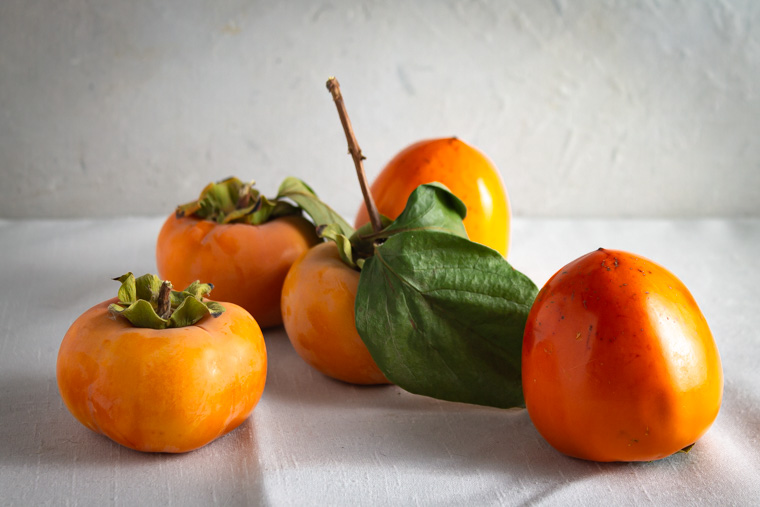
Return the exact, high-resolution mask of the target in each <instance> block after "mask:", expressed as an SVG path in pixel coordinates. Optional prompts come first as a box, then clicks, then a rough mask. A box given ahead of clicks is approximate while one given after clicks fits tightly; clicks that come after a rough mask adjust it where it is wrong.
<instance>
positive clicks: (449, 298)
mask: <svg viewBox="0 0 760 507" xmlns="http://www.w3.org/2000/svg"><path fill="white" fill-rule="evenodd" d="M537 292H538V289H537V288H536V286H535V285H534V284H533V282H532V281H531V280H530V279H529V278H528V277H526V276H525V275H523V274H522V273H520V272H518V271H516V270H515V269H513V268H512V266H510V265H509V263H507V261H506V260H505V259H504V258H503V257H502V256H501V255H500V254H499V253H498V252H496V251H495V250H492V249H490V248H488V247H485V246H483V245H480V244H477V243H473V242H471V241H469V240H467V239H464V238H461V237H459V236H455V235H453V234H448V233H443V232H437V231H432V230H423V231H420V232H402V233H399V234H396V235H394V236H392V237H390V238H388V239H387V240H386V241H385V242H384V243H383V244H382V245H381V246H379V247H377V248H376V250H375V256H374V257H371V258H369V259H367V260H366V262H365V264H364V267H363V269H362V274H361V278H360V279H359V288H358V291H357V294H356V303H355V304H356V306H355V310H356V327H357V330H358V331H359V334H360V336H361V337H362V340H363V341H364V343H365V344H366V345H367V348H368V349H369V351H370V353H371V354H372V357H373V358H374V360H375V361H376V362H377V364H378V366H379V367H380V369H381V370H382V371H383V373H384V374H385V376H386V377H387V378H388V379H389V380H390V381H391V382H393V383H395V384H397V385H398V386H400V387H402V388H403V389H406V390H408V391H410V392H412V393H416V394H423V395H426V396H431V397H434V398H439V399H443V400H450V401H460V402H466V403H475V404H480V405H489V406H495V407H503V408H506V407H516V406H522V405H523V404H524V399H523V396H522V387H521V371H520V360H521V349H522V336H523V331H524V328H525V322H526V320H527V316H528V311H529V310H530V307H531V305H532V303H533V300H534V299H535V297H536V293H537Z"/></svg>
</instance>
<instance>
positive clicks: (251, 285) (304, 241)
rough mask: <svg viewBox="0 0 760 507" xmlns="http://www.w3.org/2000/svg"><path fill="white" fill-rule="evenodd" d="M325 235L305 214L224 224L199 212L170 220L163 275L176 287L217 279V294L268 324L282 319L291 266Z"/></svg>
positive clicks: (161, 253)
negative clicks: (319, 233) (283, 293)
mask: <svg viewBox="0 0 760 507" xmlns="http://www.w3.org/2000/svg"><path fill="white" fill-rule="evenodd" d="M319 241H320V240H319V238H318V237H317V235H316V232H315V230H314V225H313V224H312V223H310V222H309V221H308V220H306V219H305V218H303V217H300V216H286V217H280V218H276V219H274V220H272V221H270V222H266V223H264V224H261V225H248V224H239V223H236V224H218V223H216V222H212V221H210V220H203V219H200V218H195V217H182V218H177V217H176V216H175V215H174V214H172V215H170V216H169V218H167V219H166V222H164V225H163V227H162V228H161V232H160V233H159V235H158V243H157V245H156V263H157V265H158V273H159V276H160V277H161V278H162V279H164V280H171V281H172V283H173V284H174V286H175V287H185V286H187V285H188V284H190V283H191V282H193V281H195V280H203V281H204V282H209V283H212V284H213V285H214V299H219V300H220V301H230V302H232V303H235V304H238V305H240V306H242V307H243V308H245V309H246V310H248V312H250V314H251V315H253V318H254V319H256V322H258V323H259V325H260V326H261V327H262V328H266V327H271V326H278V325H280V324H282V316H281V312H280V292H281V290H282V283H283V281H284V280H285V275H286V274H287V273H288V269H290V266H291V265H292V264H293V262H295V260H296V259H297V258H298V257H299V256H300V255H301V254H302V253H304V252H305V251H306V250H308V249H309V248H310V247H311V246H313V245H315V244H316V243H318V242H319Z"/></svg>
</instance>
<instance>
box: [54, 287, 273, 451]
mask: <svg viewBox="0 0 760 507" xmlns="http://www.w3.org/2000/svg"><path fill="white" fill-rule="evenodd" d="M116 301H117V300H116V299H113V300H111V301H105V302H103V303H100V304H98V305H96V306H94V307H93V308H91V309H90V310H88V311H86V312H85V313H84V314H83V315H82V316H80V317H79V318H78V319H77V320H76V321H75V322H74V323H73V324H72V326H71V328H70V329H69V330H68V332H67V333H66V336H65V337H64V339H63V342H62V344H61V348H60V351H59V353H58V363H57V372H56V376H57V379H58V388H59V390H60V393H61V397H62V398H63V400H64V402H65V403H66V406H67V407H68V409H69V410H70V411H71V413H72V414H73V415H74V416H75V417H76V418H77V419H78V420H79V421H80V422H81V423H82V424H84V425H85V426H86V427H88V428H89V429H91V430H92V431H95V432H97V433H101V434H103V435H106V436H107V437H109V438H111V439H112V440H114V441H116V442H118V443H119V444H121V445H124V446H126V447H129V448H132V449H136V450H139V451H150V452H171V453H178V452H186V451H190V450H193V449H196V448H198V447H201V446H203V445H205V444H207V443H208V442H210V441H212V440H214V439H215V438H217V437H220V436H222V435H224V434H226V433H228V432H229V431H231V430H233V429H234V428H236V427H237V426H239V425H240V424H241V423H242V422H243V421H244V420H245V419H246V418H247V417H248V415H249V414H250V413H251V411H252V410H253V408H254V407H255V405H256V404H257V402H258V401H259V398H260V397H261V394H262V391H263V389H264V382H265V379H266V370H267V356H266V349H265V345H264V338H263V336H262V333H261V329H260V328H259V326H258V324H257V323H256V321H255V320H254V319H253V318H252V317H251V316H250V314H249V313H248V312H246V311H245V310H244V309H242V308H240V307H239V306H237V305H234V304H232V303H224V307H225V309H226V311H225V312H224V313H222V314H221V315H220V316H219V317H217V318H213V317H211V316H206V317H203V318H202V319H201V320H200V321H199V322H197V323H196V324H194V325H191V326H187V327H177V328H171V329H147V328H137V327H133V326H132V324H130V323H129V322H128V321H127V320H126V319H122V318H114V317H113V315H111V314H110V312H109V309H108V307H109V305H110V304H111V303H115V302H116Z"/></svg>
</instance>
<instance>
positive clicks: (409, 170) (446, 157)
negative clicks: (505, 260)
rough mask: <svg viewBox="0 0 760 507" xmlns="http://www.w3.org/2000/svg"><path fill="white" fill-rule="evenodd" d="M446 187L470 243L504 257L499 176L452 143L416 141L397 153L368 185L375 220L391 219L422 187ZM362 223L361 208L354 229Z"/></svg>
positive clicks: (506, 225) (506, 227)
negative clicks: (463, 209)
mask: <svg viewBox="0 0 760 507" xmlns="http://www.w3.org/2000/svg"><path fill="white" fill-rule="evenodd" d="M432 182H439V183H443V184H444V185H446V187H448V188H449V190H451V191H452V192H453V193H454V194H455V195H456V196H457V197H459V198H460V199H461V200H462V201H463V202H464V203H465V205H466V206H467V216H466V217H465V219H464V226H465V229H466V230H467V235H468V236H469V238H470V239H471V240H472V241H475V242H477V243H481V244H483V245H486V246H489V247H491V248H493V249H494V250H496V251H497V252H499V253H501V255H502V256H504V257H506V256H507V250H508V248H509V233H510V217H511V211H510V206H509V198H508V197H507V191H506V189H505V187H504V183H503V181H502V178H501V175H500V174H499V171H498V170H497V169H496V167H495V166H494V165H493V163H492V162H491V161H490V160H489V159H488V158H487V157H486V156H485V155H483V153H481V152H480V151H478V150H477V149H475V148H473V147H472V146H470V145H468V144H466V143H465V142H463V141H461V140H459V139H457V138H455V137H449V138H442V139H431V140H426V141H420V142H418V143H415V144H412V145H411V146H409V147H407V148H406V149H404V150H402V151H401V152H400V153H398V154H397V155H396V156H395V157H393V159H392V160H391V161H390V162H388V164H387V165H386V166H385V168H384V169H383V170H382V171H381V172H380V174H379V175H378V176H377V178H376V179H375V181H374V182H373V183H372V186H371V192H372V196H373V197H374V199H375V203H376V204H377V208H378V210H379V211H380V213H381V214H383V215H385V216H387V217H388V218H390V219H395V218H396V217H397V216H398V215H399V214H400V213H401V211H403V209H404V206H405V205H406V201H407V198H408V197H409V195H410V194H411V193H412V191H413V190H414V189H415V188H417V187H418V186H419V185H422V184H423V183H432ZM367 220H368V214H367V208H366V206H365V205H364V204H362V205H361V207H360V208H359V212H358V214H357V216H356V220H355V224H354V225H355V227H357V228H358V227H360V226H361V225H363V224H365V223H366V222H367Z"/></svg>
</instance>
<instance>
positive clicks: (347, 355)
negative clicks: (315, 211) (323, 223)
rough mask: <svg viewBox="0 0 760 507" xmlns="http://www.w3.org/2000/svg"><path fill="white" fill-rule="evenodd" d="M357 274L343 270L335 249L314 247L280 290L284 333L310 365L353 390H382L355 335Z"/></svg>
mask: <svg viewBox="0 0 760 507" xmlns="http://www.w3.org/2000/svg"><path fill="white" fill-rule="evenodd" d="M358 285H359V272H358V271H355V270H353V269H352V268H350V267H349V266H347V265H346V264H345V263H344V262H343V261H342V260H341V259H340V256H339V255H338V249H337V246H336V245H335V243H333V242H326V243H322V244H320V245H317V246H315V247H314V248H312V249H311V250H309V251H308V252H306V253H305V254H304V255H302V256H301V257H300V258H299V259H298V260H297V261H296V262H295V263H294V264H293V267H291V269H290V271H289V272H288V276H287V277H286V278H285V284H284V285H283V288H282V314H283V323H284V325H285V331H286V332H287V334H288V338H289V339H290V341H291V343H292V344H293V347H294V348H295V350H296V352H297V353H298V355H300V356H301V357H302V358H303V359H304V360H305V361H306V362H307V363H308V364H309V365H311V366H312V367H314V368H315V369H317V370H318V371H320V372H322V373H324V374H325V375H327V376H330V377H332V378H335V379H338V380H342V381H344V382H351V383H354V384H385V383H388V380H387V379H386V378H385V375H383V373H382V372H381V371H380V369H379V368H378V367H377V365H376V364H375V361H374V360H373V359H372V356H371V355H370V353H369V351H368V350H367V347H366V345H364V342H363V341H362V339H361V337H360V336H359V333H358V332H357V331H356V325H355V323H354V319H355V317H354V301H355V299H356V289H357V287H358Z"/></svg>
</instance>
